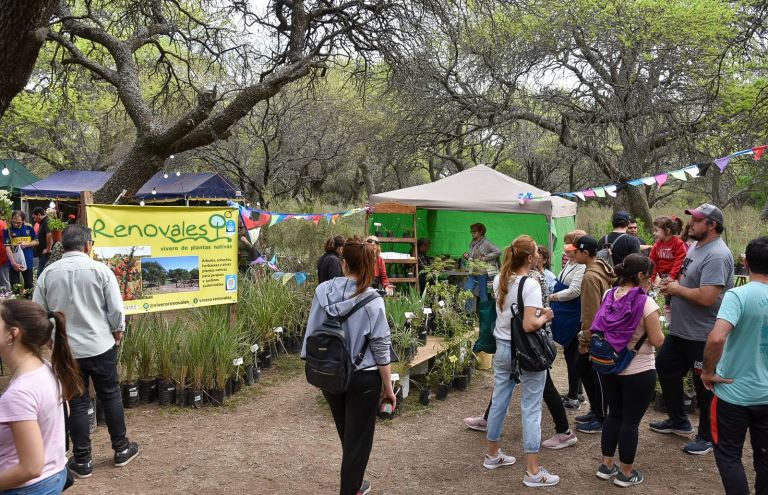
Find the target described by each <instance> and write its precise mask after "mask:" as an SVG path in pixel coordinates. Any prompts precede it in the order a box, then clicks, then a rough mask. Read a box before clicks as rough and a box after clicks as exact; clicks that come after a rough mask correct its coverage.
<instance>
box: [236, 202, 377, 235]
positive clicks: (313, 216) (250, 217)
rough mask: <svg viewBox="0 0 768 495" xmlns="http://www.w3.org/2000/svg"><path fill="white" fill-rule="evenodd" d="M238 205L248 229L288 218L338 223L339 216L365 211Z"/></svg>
mask: <svg viewBox="0 0 768 495" xmlns="http://www.w3.org/2000/svg"><path fill="white" fill-rule="evenodd" d="M236 204H237V203H233V204H232V205H231V206H235V205H236ZM237 207H238V208H239V209H240V216H241V217H242V218H243V222H244V223H245V227H246V229H248V230H250V229H254V228H259V227H272V226H273V225H277V224H278V223H281V222H285V221H287V220H309V221H311V222H313V223H314V224H315V225H317V224H319V223H320V222H321V221H322V220H325V221H327V222H328V223H329V224H333V225H336V222H337V221H338V220H339V218H343V217H348V216H351V215H355V214H356V213H362V212H364V211H365V208H353V209H351V210H346V211H339V212H336V213H278V212H274V211H266V210H259V209H252V208H248V207H246V206H243V205H240V204H237Z"/></svg>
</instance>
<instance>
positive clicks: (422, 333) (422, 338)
mask: <svg viewBox="0 0 768 495" xmlns="http://www.w3.org/2000/svg"><path fill="white" fill-rule="evenodd" d="M428 333H429V332H428V328H427V324H426V323H425V324H424V325H422V326H421V327H420V328H419V334H418V337H417V338H418V339H419V345H427V334H428Z"/></svg>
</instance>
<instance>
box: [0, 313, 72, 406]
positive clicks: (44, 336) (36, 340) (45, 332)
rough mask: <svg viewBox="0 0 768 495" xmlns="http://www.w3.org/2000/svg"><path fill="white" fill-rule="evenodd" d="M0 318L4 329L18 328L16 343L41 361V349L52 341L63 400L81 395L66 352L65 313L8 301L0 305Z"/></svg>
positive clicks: (67, 341)
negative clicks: (5, 327)
mask: <svg viewBox="0 0 768 495" xmlns="http://www.w3.org/2000/svg"><path fill="white" fill-rule="evenodd" d="M0 318H2V320H3V322H4V323H5V325H6V326H7V327H16V328H18V329H19V339H18V340H19V341H20V342H18V344H19V345H23V346H24V347H26V348H27V349H29V350H30V352H32V354H33V355H35V356H36V357H37V358H38V359H42V347H43V346H44V345H47V344H48V343H49V342H50V341H51V338H53V353H52V354H51V365H52V367H53V374H54V375H55V376H56V379H57V380H59V382H60V383H61V386H62V392H61V397H62V399H63V400H69V399H72V398H73V397H77V396H78V395H82V394H83V391H84V390H85V388H84V387H83V379H82V377H81V375H80V367H79V366H78V365H77V361H75V359H74V357H73V356H72V351H71V350H70V349H69V340H68V339H67V323H66V318H65V317H64V313H62V312H61V311H56V312H52V311H46V310H45V309H44V308H43V307H42V306H40V305H39V304H37V303H36V302H33V301H28V300H25V299H8V300H5V301H3V302H2V303H0ZM51 320H53V321H51ZM54 332H55V335H54ZM14 344H15V342H14Z"/></svg>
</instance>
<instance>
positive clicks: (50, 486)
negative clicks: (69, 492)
mask: <svg viewBox="0 0 768 495" xmlns="http://www.w3.org/2000/svg"><path fill="white" fill-rule="evenodd" d="M66 480H67V468H64V469H62V470H61V471H59V472H58V473H56V474H52V475H50V476H48V477H47V478H44V479H42V480H40V481H38V482H37V483H33V484H31V485H28V486H22V487H20V488H10V489H8V490H3V491H1V492H0V495H59V494H60V493H61V491H62V490H63V489H64V482H65V481H66Z"/></svg>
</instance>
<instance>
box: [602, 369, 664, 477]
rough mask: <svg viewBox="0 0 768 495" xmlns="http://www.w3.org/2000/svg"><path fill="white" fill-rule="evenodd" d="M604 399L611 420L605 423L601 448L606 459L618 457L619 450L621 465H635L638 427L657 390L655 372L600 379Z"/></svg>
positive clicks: (607, 418)
mask: <svg viewBox="0 0 768 495" xmlns="http://www.w3.org/2000/svg"><path fill="white" fill-rule="evenodd" d="M601 377H602V379H603V388H604V389H605V399H606V401H607V402H608V417H606V418H605V422H604V423H603V434H602V437H601V438H600V446H601V448H602V450H603V455H604V456H605V457H613V456H614V455H615V454H616V446H617V445H618V447H619V461H621V462H622V463H623V464H633V463H634V462H635V453H636V452H637V436H638V431H637V427H638V426H639V425H640V420H641V419H643V415H644V414H645V411H646V409H648V405H649V404H650V403H651V397H652V396H653V391H654V389H655V388H656V370H648V371H643V372H642V373H637V374H635V375H601Z"/></svg>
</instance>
